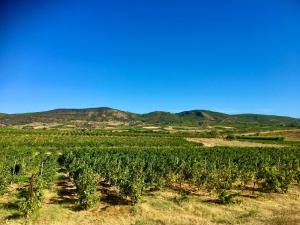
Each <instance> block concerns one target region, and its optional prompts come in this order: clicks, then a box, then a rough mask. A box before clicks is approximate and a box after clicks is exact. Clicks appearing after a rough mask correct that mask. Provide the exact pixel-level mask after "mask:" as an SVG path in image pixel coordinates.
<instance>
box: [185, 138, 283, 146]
mask: <svg viewBox="0 0 300 225" xmlns="http://www.w3.org/2000/svg"><path fill="white" fill-rule="evenodd" d="M186 140H187V141H192V142H197V143H202V144H203V145H204V146H205V147H215V146H228V147H276V148H280V147H284V146H283V145H276V144H264V143H255V142H247V141H236V140H232V141H229V140H225V139H222V138H187V139H186Z"/></svg>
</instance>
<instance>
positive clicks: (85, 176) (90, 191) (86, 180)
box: [74, 167, 99, 209]
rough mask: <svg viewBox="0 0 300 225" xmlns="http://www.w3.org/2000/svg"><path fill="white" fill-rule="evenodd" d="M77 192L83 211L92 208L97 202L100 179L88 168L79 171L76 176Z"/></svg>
mask: <svg viewBox="0 0 300 225" xmlns="http://www.w3.org/2000/svg"><path fill="white" fill-rule="evenodd" d="M74 181H75V185H76V191H77V193H78V195H79V204H80V206H81V207H82V208H83V209H89V208H91V207H92V206H93V205H94V204H95V203H96V201H97V198H96V196H95V192H96V190H97V185H98V181H99V177H98V176H97V175H96V174H95V173H94V172H93V170H91V169H90V168H88V167H84V168H81V169H78V170H77V171H76V173H75V174H74Z"/></svg>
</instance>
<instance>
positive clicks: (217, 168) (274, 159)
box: [0, 129, 300, 217]
mask: <svg viewBox="0 0 300 225" xmlns="http://www.w3.org/2000/svg"><path fill="white" fill-rule="evenodd" d="M0 133H1V136H0V147H1V155H0V159H1V161H0V162H1V163H0V170H1V171H0V186H1V194H2V195H3V194H5V193H6V192H7V191H8V189H9V188H10V187H11V186H12V185H17V186H18V187H20V193H19V198H20V203H19V211H20V213H22V215H24V216H25V217H30V215H31V214H33V213H34V212H35V211H36V210H38V209H39V208H40V207H42V202H43V192H44V191H45V190H47V189H48V188H51V185H52V183H53V182H54V179H55V177H56V174H57V172H58V171H64V173H65V174H67V177H68V179H69V181H70V182H72V183H73V184H74V185H75V187H76V194H77V196H78V201H77V203H76V204H78V206H79V207H80V208H81V209H88V208H90V207H92V206H93V205H94V204H95V203H96V202H97V201H101V196H100V197H99V196H98V195H96V194H95V193H96V192H97V190H98V189H99V188H100V187H101V186H109V187H114V188H115V189H116V190H117V193H118V195H119V196H120V198H123V199H126V200H127V201H128V204H130V205H134V204H136V203H138V202H140V200H141V199H142V198H143V194H144V193H147V192H153V191H158V190H162V189H165V188H177V189H178V190H180V193H181V194H182V195H188V194H189V192H190V190H191V189H193V190H203V191H206V192H208V193H210V192H215V193H218V196H219V197H218V199H217V201H219V202H220V203H224V204H226V203H230V202H232V201H233V198H234V196H236V195H238V193H239V191H242V190H246V189H248V190H249V189H251V190H252V191H253V192H267V193H268V192H276V193H286V192H288V190H289V187H290V186H291V185H295V184H298V185H299V184H300V150H299V147H298V146H297V145H291V146H288V145H287V146H286V147H284V148H239V147H214V148H204V147H203V146H202V145H201V144H199V143H193V142H188V141H186V140H185V134H184V133H181V134H176V135H175V134H168V133H162V132H161V133H155V132H152V133H151V132H128V131H126V132H125V131H122V132H108V131H101V130H99V131H96V130H94V131H88V130H87V131H85V130H69V131H59V130H49V131H43V130H39V131H36V130H13V129H1V130H0ZM191 136H193V134H190V135H187V136H186V137H191ZM194 136H199V135H194ZM100 195H101V194H100Z"/></svg>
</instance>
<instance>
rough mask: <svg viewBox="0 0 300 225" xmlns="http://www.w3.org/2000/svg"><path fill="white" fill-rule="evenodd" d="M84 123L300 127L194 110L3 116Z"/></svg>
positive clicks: (288, 121)
mask: <svg viewBox="0 0 300 225" xmlns="http://www.w3.org/2000/svg"><path fill="white" fill-rule="evenodd" d="M76 121H85V122H100V123H101V122H103V123H105V122H118V123H121V124H122V123H123V124H128V123H139V124H155V125H185V126H199V125H201V126H202V125H222V126H233V127H245V126H267V127H287V128H295V127H296V128H300V119H296V118H291V117H286V116H273V115H258V114H238V115H229V114H225V113H220V112H213V111H208V110H191V111H184V112H180V113H170V112H163V111H155V112H150V113H146V114H136V113H131V112H126V111H121V110H117V109H112V108H108V107H100V108H87V109H54V110H50V111H45V112H36V113H23V114H0V124H2V126H3V125H6V126H10V125H22V124H23V125H24V124H30V123H34V122H41V123H72V122H76Z"/></svg>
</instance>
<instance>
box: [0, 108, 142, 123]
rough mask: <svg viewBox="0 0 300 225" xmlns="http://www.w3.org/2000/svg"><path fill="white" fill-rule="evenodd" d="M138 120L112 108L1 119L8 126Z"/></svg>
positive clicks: (10, 115)
mask: <svg viewBox="0 0 300 225" xmlns="http://www.w3.org/2000/svg"><path fill="white" fill-rule="evenodd" d="M134 120H137V116H136V115H135V114H134V113H129V112H124V111H120V110H116V109H112V108H107V107H101V108H88V109H54V110H50V111H45V112H36V113H23V114H7V115H5V116H2V117H0V123H2V124H7V125H17V124H28V123H33V122H42V123H51V122H52V123H53V122H58V123H62V122H70V121H94V122H108V121H109V122H114V121H116V122H124V123H125V122H131V121H134Z"/></svg>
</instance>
